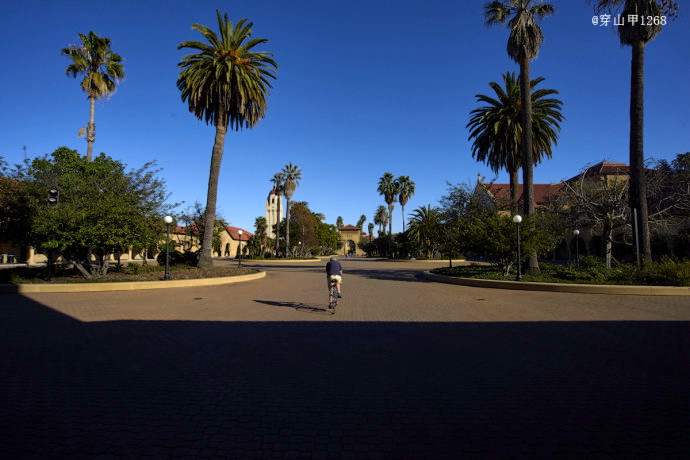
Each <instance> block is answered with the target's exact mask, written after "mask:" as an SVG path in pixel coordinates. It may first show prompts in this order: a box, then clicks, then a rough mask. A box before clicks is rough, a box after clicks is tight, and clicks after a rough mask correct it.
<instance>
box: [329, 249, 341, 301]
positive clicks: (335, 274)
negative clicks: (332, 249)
mask: <svg viewBox="0 0 690 460" xmlns="http://www.w3.org/2000/svg"><path fill="white" fill-rule="evenodd" d="M331 280H335V282H336V283H337V286H338V298H341V297H342V294H341V292H340V284H341V283H342V282H343V267H342V265H340V262H338V260H337V259H336V258H335V256H331V260H329V261H328V263H327V264H326V284H328V305H330V304H331V302H332V301H333V297H332V294H331Z"/></svg>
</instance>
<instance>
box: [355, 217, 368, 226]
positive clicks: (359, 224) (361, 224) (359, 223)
mask: <svg viewBox="0 0 690 460" xmlns="http://www.w3.org/2000/svg"><path fill="white" fill-rule="evenodd" d="M366 221H367V216H365V215H364V214H362V215H361V216H359V220H358V221H357V227H359V228H360V229H363V226H364V222H366Z"/></svg>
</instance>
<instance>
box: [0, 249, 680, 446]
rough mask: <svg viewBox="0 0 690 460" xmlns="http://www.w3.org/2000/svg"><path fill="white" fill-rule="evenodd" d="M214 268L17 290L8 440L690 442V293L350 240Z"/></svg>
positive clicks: (8, 354)
mask: <svg viewBox="0 0 690 460" xmlns="http://www.w3.org/2000/svg"><path fill="white" fill-rule="evenodd" d="M342 263H343V267H344V271H345V273H344V275H345V276H344V284H343V299H341V302H340V303H339V305H338V310H337V312H336V314H335V315H330V314H328V313H327V312H326V311H325V308H326V303H327V301H328V293H327V291H326V287H325V282H324V279H323V278H324V276H325V275H323V274H322V270H323V266H324V265H325V262H323V263H307V264H304V263H300V264H297V263H295V264H292V265H290V264H287V265H286V264H284V263H283V264H271V263H269V262H267V263H265V264H263V265H261V264H255V266H257V267H259V268H262V269H266V270H267V271H268V274H267V276H266V277H265V278H262V279H260V280H257V281H251V282H248V283H240V284H233V285H227V286H216V287H204V288H174V289H166V290H155V291H126V292H102V293H98V292H95V293H70V294H26V295H16V294H6V295H0V346H1V347H2V349H1V352H0V366H1V367H0V375H1V377H0V386H1V387H2V388H3V390H4V393H5V395H6V397H5V398H3V399H2V400H0V414H1V415H2V416H1V417H0V433H2V442H0V457H2V458H7V459H15V458H70V459H75V458H103V459H107V458H185V457H186V458H294V459H303V458H415V459H417V458H457V457H482V458H486V457H491V458H493V457H510V458H516V457H517V458H519V457H557V458H570V457H572V458H582V457H588V458H589V457H595V458H597V457H606V458H609V457H614V458H617V457H619V458H630V457H635V458H640V457H650V458H651V457H656V458H660V457H661V458H680V457H685V458H687V457H688V456H689V455H690V396H689V395H690V393H689V390H688V389H689V388H690V302H689V301H688V298H687V297H646V296H607V295H591V294H565V293H558V294H554V293H542V292H528V291H506V290H498V289H497V290H492V289H482V288H472V287H463V286H454V285H446V284H440V283H434V282H429V281H424V280H422V279H420V277H419V276H418V274H419V272H420V270H421V269H423V268H426V267H428V265H425V264H424V263H421V262H416V263H411V262H410V263H405V262H386V261H366V260H358V259H349V260H348V259H345V260H343V261H342Z"/></svg>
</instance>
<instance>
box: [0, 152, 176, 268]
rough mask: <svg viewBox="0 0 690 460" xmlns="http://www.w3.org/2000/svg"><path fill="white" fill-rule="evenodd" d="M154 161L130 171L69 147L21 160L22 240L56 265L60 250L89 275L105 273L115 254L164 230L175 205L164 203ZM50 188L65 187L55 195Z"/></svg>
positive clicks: (17, 177)
mask: <svg viewBox="0 0 690 460" xmlns="http://www.w3.org/2000/svg"><path fill="white" fill-rule="evenodd" d="M153 166H154V164H153V163H148V164H146V165H144V166H143V167H142V168H140V169H138V170H133V171H130V172H126V171H125V166H124V165H123V164H122V163H120V162H118V161H116V160H113V159H112V158H110V157H108V156H106V155H105V154H100V155H99V156H97V157H96V158H94V159H93V161H91V162H89V161H88V159H86V158H81V157H80V156H79V155H78V153H77V152H76V151H75V150H70V149H67V148H65V147H61V148H59V149H57V150H56V151H55V152H53V154H52V155H51V157H48V156H45V157H42V158H36V159H34V160H33V161H32V162H31V163H27V164H25V165H23V166H22V165H20V166H18V167H17V169H16V170H15V171H14V172H13V174H12V179H13V180H14V181H16V183H19V184H21V191H20V193H19V194H18V195H15V196H14V198H13V200H12V202H11V203H10V206H13V207H14V206H15V205H16V208H17V209H20V210H22V212H23V215H22V219H21V222H22V228H21V230H22V233H23V238H22V239H21V240H20V241H18V242H21V243H23V244H26V245H29V246H33V247H34V248H35V249H36V250H37V251H38V252H43V253H46V254H48V259H49V265H50V263H52V262H53V261H54V260H55V259H56V258H57V257H58V256H60V255H61V256H63V258H65V259H67V260H70V261H72V262H74V264H75V266H76V267H77V269H78V270H79V271H80V272H81V273H82V274H83V275H84V276H85V277H87V278H95V277H102V276H105V275H106V273H107V270H108V260H109V258H110V255H111V254H113V253H116V252H119V251H124V250H127V249H128V248H130V247H132V246H140V247H149V246H150V245H151V244H152V242H153V241H156V242H157V241H160V240H161V239H162V237H163V234H164V231H165V227H164V225H163V223H162V222H163V216H164V215H165V214H167V213H168V211H169V210H170V209H171V208H172V207H173V206H175V205H166V204H165V201H166V198H167V195H166V191H165V182H164V181H163V180H162V179H159V178H158V177H157V176H156V174H157V172H158V171H157V170H155V169H152V167H153ZM50 189H55V190H57V191H59V195H58V199H57V200H56V202H54V203H51V202H49V201H48V191H49V190H50ZM91 254H93V255H94V256H95V257H96V259H97V262H98V265H97V266H94V265H92V264H91V260H90V255H91Z"/></svg>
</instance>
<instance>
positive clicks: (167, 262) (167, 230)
mask: <svg viewBox="0 0 690 460" xmlns="http://www.w3.org/2000/svg"><path fill="white" fill-rule="evenodd" d="M164 220H165V276H164V277H163V279H164V280H165V281H168V280H170V224H171V223H172V221H173V218H172V217H170V216H165V219H164Z"/></svg>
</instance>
